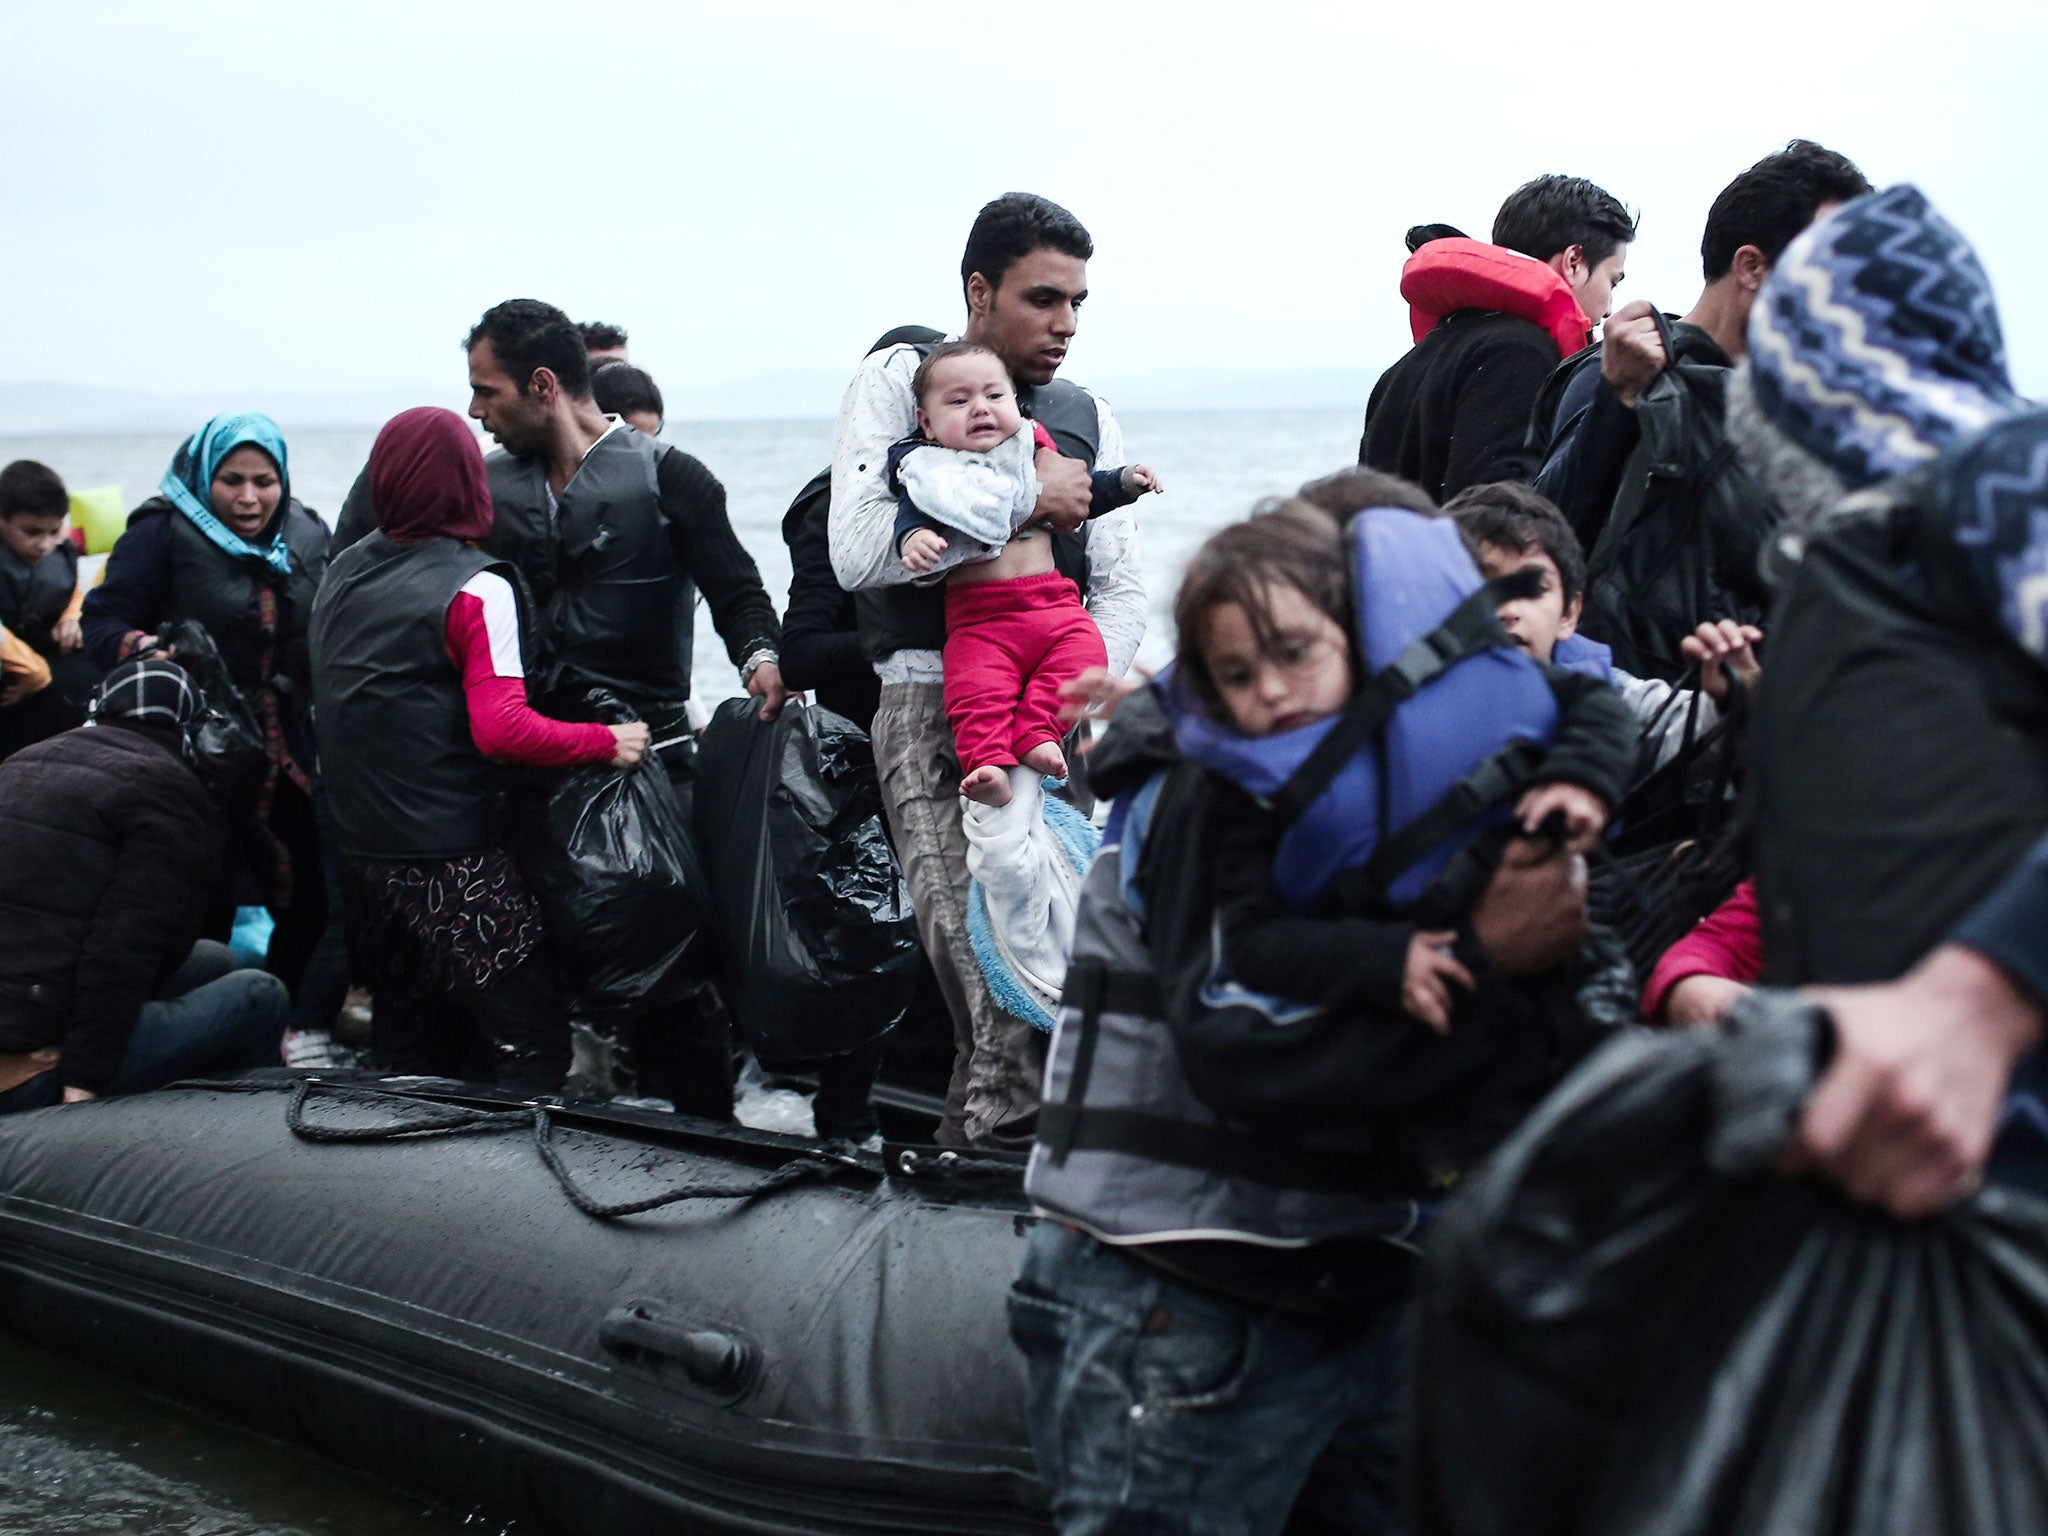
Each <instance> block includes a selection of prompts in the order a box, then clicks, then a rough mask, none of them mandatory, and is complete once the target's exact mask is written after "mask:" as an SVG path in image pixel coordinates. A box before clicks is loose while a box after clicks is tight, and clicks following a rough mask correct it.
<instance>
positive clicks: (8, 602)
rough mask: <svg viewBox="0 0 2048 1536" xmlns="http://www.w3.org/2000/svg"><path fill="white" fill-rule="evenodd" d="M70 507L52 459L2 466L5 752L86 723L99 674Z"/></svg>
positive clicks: (1, 746)
mask: <svg viewBox="0 0 2048 1536" xmlns="http://www.w3.org/2000/svg"><path fill="white" fill-rule="evenodd" d="M70 507H71V497H70V495H69V494H68V493H67V492H66V491H65V489H64V482H63V481H62V480H60V479H59V478H58V477H57V475H56V472H55V471H53V470H51V469H50V468H48V467H47V466H45V465H42V464H38V463H36V462H35V461H34V460H33V459H17V460H16V461H15V462H14V463H12V464H9V465H8V466H7V467H6V468H5V469H0V630H4V631H5V632H6V633H7V635H8V636H9V637H10V640H11V642H12V644H11V646H10V647H9V648H10V650H11V652H12V655H11V656H10V657H9V658H8V659H6V660H4V661H0V667H4V669H5V670H6V672H7V674H8V678H7V684H6V686H5V687H4V688H0V706H4V708H5V713H0V757H5V756H6V755H7V754H8V753H10V752H13V751H15V750H16V749H18V748H21V747H25V746H27V745H29V743H31V742H34V741H41V740H42V739H43V738H44V737H46V736H54V735H56V734H57V733H58V732H59V731H66V730H69V729H71V728H72V727H73V726H75V725H79V724H81V723H82V722H83V721H84V719H85V699H86V697H87V695H89V694H90V693H91V691H92V688H93V685H94V684H95V683H97V682H98V680H99V678H98V669H97V668H95V667H94V666H92V664H91V663H90V662H89V661H87V660H86V658H85V654H84V651H83V646H84V644H85V636H84V634H83V633H82V632H81V630H80V628H79V622H78V613H79V609H80V607H81V606H82V605H83V604H84V602H85V593H84V591H83V590H82V589H81V588H80V587H79V585H78V549H77V546H76V545H74V544H73V543H72V542H71V540H70V539H68V538H66V537H65V536H64V518H65V515H66V514H67V513H68V512H69V510H70ZM16 679H19V681H17V680H16Z"/></svg>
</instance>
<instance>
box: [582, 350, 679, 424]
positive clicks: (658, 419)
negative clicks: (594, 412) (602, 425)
mask: <svg viewBox="0 0 2048 1536" xmlns="http://www.w3.org/2000/svg"><path fill="white" fill-rule="evenodd" d="M590 396H591V398H592V399H593V400H595V401H596V402H597V408H598V409H599V410H600V411H602V412H604V414H605V415H607V416H616V417H618V418H619V419H620V420H621V421H623V422H625V424H626V425H627V426H629V427H631V428H632V429H633V430H634V431H635V432H639V433H641V434H643V435H645V436H647V437H659V436H661V428H662V423H663V420H664V418H665V417H666V415H667V411H666V409H665V407H664V406H663V405H662V400H661V386H660V385H658V384H656V383H655V382H654V377H653V375H651V374H649V373H648V372H647V370H646V369H644V368H635V367H634V366H633V365H632V364H631V363H600V364H598V365H597V367H596V371H594V372H593V373H592V374H591V375H590Z"/></svg>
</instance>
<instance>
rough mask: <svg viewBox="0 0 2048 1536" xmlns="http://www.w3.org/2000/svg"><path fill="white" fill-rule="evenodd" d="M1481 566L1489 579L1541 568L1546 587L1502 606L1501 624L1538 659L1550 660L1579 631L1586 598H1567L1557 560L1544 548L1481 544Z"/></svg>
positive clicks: (1513, 639)
mask: <svg viewBox="0 0 2048 1536" xmlns="http://www.w3.org/2000/svg"><path fill="white" fill-rule="evenodd" d="M1479 569H1480V570H1481V571H1482V572H1483V573H1484V574H1485V576H1486V579H1487V580H1488V581H1492V580H1493V579H1494V578H1495V577H1497V576H1505V575H1507V574H1508V573H1509V572H1511V571H1522V570H1531V571H1541V572H1542V573H1543V590H1542V591H1541V592H1539V593H1537V594H1536V595H1535V596H1534V597H1518V598H1516V599H1514V600H1513V601H1512V602H1506V603H1502V604H1501V605H1500V627H1501V628H1502V629H1504V630H1506V631H1507V632H1508V638H1509V639H1510V640H1512V641H1514V642H1515V644H1517V645H1519V646H1520V647H1521V648H1522V649H1523V650H1525V651H1527V652H1528V653H1529V654H1530V655H1531V656H1533V657H1535V658H1536V660H1538V661H1549V660H1550V657H1551V653H1552V652H1553V651H1555V650H1556V649H1557V642H1558V641H1560V640H1563V639H1565V638H1566V637H1567V636H1570V635H1575V634H1577V633H1578V632H1579V609H1580V607H1581V606H1582V605H1583V603H1584V601H1585V599H1584V597H1583V595H1581V596H1579V597H1574V598H1573V599H1572V600H1571V602H1570V603H1569V604H1567V603H1566V602H1565V600H1564V583H1563V582H1562V581H1560V580H1559V579H1558V574H1557V562H1556V561H1555V560H1553V559H1551V558H1550V556H1548V555H1546V554H1545V553H1544V552H1543V551H1542V550H1540V549H1534V550H1528V551H1523V550H1518V549H1503V548H1501V546H1500V545H1498V544H1482V545H1480V546H1479Z"/></svg>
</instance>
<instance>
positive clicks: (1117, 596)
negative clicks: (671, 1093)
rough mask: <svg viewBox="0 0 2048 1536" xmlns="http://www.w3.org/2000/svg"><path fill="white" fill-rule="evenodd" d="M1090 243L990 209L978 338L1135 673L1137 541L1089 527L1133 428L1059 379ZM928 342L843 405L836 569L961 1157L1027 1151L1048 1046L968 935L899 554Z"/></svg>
mask: <svg viewBox="0 0 2048 1536" xmlns="http://www.w3.org/2000/svg"><path fill="white" fill-rule="evenodd" d="M1094 251H1095V247H1094V244H1093V242H1092V241H1090V239H1089V237H1088V231H1087V230H1086V229H1084V228H1082V226H1081V223H1080V221H1079V220H1077V219H1076V218H1075V217H1074V216H1073V215H1072V214H1071V213H1069V212H1067V210H1066V209H1064V208H1062V207H1060V206H1059V205H1058V204H1056V203H1051V202H1048V201H1046V199H1044V198H1042V197H1034V196H1031V195H1030V194H1028V193H1023V192H1011V193H1007V194H1005V195H1004V196H1002V197H999V198H997V199H996V200H995V201H993V202H991V203H989V204H988V205H987V206H986V207H984V208H983V209H982V210H981V212H980V214H979V215H978V216H977V217H976V218H975V221H974V227H973V229H972V230H970V231H969V233H968V237H967V246H966V250H965V252H964V254H963V255H962V258H961V263H960V280H961V287H962V290H963V292H964V294H965V297H966V300H967V325H966V328H965V330H964V331H963V332H962V336H963V338H964V339H965V340H968V341H973V342H978V343H980V344H981V345H983V346H986V347H988V348H989V349H990V350H991V351H993V352H994V353H995V354H996V355H997V356H998V357H999V358H1001V359H1002V361H1003V363H1004V365H1005V366H1006V367H1007V368H1008V369H1009V372H1010V376H1011V378H1012V380H1013V381H1014V382H1015V384H1016V386H1017V399H1018V404H1019V406H1020V408H1021V409H1022V410H1023V412H1024V413H1025V414H1026V415H1029V416H1031V417H1033V418H1035V419H1036V420H1037V421H1038V422H1039V424H1040V425H1041V426H1043V427H1044V428H1045V429H1046V430H1047V431H1048V432H1049V433H1050V434H1051V436H1052V438H1053V441H1054V442H1055V443H1057V444H1058V445H1059V451H1058V452H1057V453H1054V452H1051V451H1047V450H1040V451H1039V452H1038V454H1037V456H1036V462H1035V466H1034V467H1035V470H1036V473H1037V476H1038V481H1039V496H1038V503H1037V510H1038V513H1039V514H1040V515H1041V516H1042V517H1044V518H1045V519H1046V520H1047V521H1049V522H1050V523H1051V524H1052V526H1053V527H1054V529H1055V530H1056V532H1055V534H1054V537H1053V559H1054V563H1055V565H1056V567H1057V569H1058V570H1059V571H1060V572H1061V573H1062V574H1064V575H1065V576H1067V577H1068V578H1069V579H1071V580H1072V581H1073V582H1074V583H1075V585H1076V586H1078V587H1079V588H1080V589H1081V592H1082V595H1083V597H1084V599H1085V600H1086V602H1087V605H1088V610H1089V613H1090V614H1091V615H1092V616H1093V618H1094V620H1095V623H1096V625H1097V627H1098V628H1099V629H1100V630H1101V631H1102V638H1103V643H1104V646H1105V648H1106V649H1107V651H1108V654H1109V668H1110V671H1111V672H1113V673H1121V672H1122V671H1123V670H1124V669H1125V668H1126V667H1128V666H1129V665H1130V662H1131V658H1132V657H1133V656H1135V655H1136V654H1137V649H1138V642H1139V640H1140V639H1142V638H1143V636H1144V630H1145V594H1144V587H1143V583H1142V580H1141V578H1140V575H1139V570H1138V558H1137V530H1136V524H1135V522H1134V520H1133V518H1132V515H1131V512H1130V509H1129V508H1128V507H1122V508H1118V509H1116V510H1114V511H1109V512H1106V513H1105V514H1104V515H1103V516H1101V517H1099V518H1095V519H1093V520H1092V521H1091V520H1090V519H1089V489H1090V487H1089V471H1090V470H1091V469H1095V470H1106V469H1121V468H1122V467H1123V466H1124V463H1125V459H1124V446H1123V433H1122V431H1121V430H1120V429H1119V428H1118V426H1117V423H1116V418H1115V417H1114V416H1113V415H1111V414H1110V410H1109V407H1108V405H1107V404H1105V403H1104V402H1103V401H1101V400H1099V399H1097V398H1096V397H1095V396H1093V395H1091V394H1089V393H1088V392H1087V391H1086V390H1084V389H1080V388H1078V387H1077V386H1075V385H1072V384H1068V383H1066V382H1064V381H1061V380H1057V379H1055V377H1054V375H1055V374H1057V373H1058V371H1059V368H1060V365H1061V363H1062V362H1064V361H1065V360H1066V354H1067V347H1068V344H1069V343H1070V342H1071V341H1072V340H1073V336H1074V331H1075V327H1076V326H1077V324H1078V323H1079V312H1080V307H1081V303H1082V301H1083V300H1084V299H1086V298H1087V296H1088V270H1087V262H1088V258H1089V257H1090V256H1092V255H1093V254H1094ZM927 350H929V348H928V347H920V346H918V345H916V344H905V345H898V346H891V347H886V348H882V349H880V350H877V351H876V352H874V353H873V354H871V355H870V356H869V357H868V359H867V360H866V361H865V362H864V363H862V364H861V367H860V371H859V372H858V373H856V374H855V375H854V377H853V382H852V383H851V384H849V385H848V386H847V390H846V395H845V398H844V399H843V400H842V401H841V403H840V407H839V424H838V428H837V432H836V435H835V437H834V440H833V449H832V493H831V494H832V499H831V512H830V515H829V523H828V531H829V544H830V549H831V557H832V568H833V570H834V572H835V573H836V574H837V575H838V577H839V581H840V584H841V585H842V586H844V587H845V588H846V589H847V590H848V591H851V592H853V593H855V594H856V607H857V612H858V616H859V622H860V633H861V642H862V646H863V648H864V649H865V650H866V652H867V654H868V656H869V658H870V659H871V660H872V661H873V663H874V666H875V672H876V675H877V676H878V677H879V678H880V679H881V682H882V689H881V699H880V704H879V706H878V708H877V710H876V713H875V723H874V733H873V734H874V742H875V762H876V764H877V766H878V767H879V768H880V770H881V777H882V793H883V797H884V800H885V803H886V805H887V808H888V813H889V822H890V826H891V828H892V829H893V831H894V832H895V835H896V848H897V853H898V855H899V856H900V857H901V859H902V862H903V869H904V875H905V877H906V878H907V879H908V881H909V883H910V892H911V900H912V903H913V905H914V906H915V907H916V909H917V921H918V930H919V932H920V934H921V935H922V936H923V939H924V945H925V951H926V953H927V954H928V955H929V956H930V958H931V962H932V966H933V969H934V971H935V972H936V973H937V975H938V978H939V984H940V989H941V991H942V992H943V993H944V995H945V998H946V1004H947V1008H948V1010H949V1011H950V1012H951V1013H952V1015H953V1024H954V1032H955V1039H956V1053H955V1062H954V1071H953V1080H952V1084H951V1087H950V1089H949V1090H948V1093H947V1096H946V1115H945V1120H944V1122H943V1124H942V1125H941V1127H940V1130H939V1139H940V1140H941V1141H944V1142H947V1143H949V1144H953V1145H959V1144H962V1143H969V1142H972V1143H983V1142H994V1143H998V1144H1004V1145H1013V1146H1022V1145H1025V1144H1027V1143H1028V1142H1029V1140H1030V1138H1031V1135H1032V1130H1033V1126H1034V1123H1035V1120H1036V1115H1037V1109H1038V1086H1039V1076H1040V1073H1041V1070H1042V1065H1043V1060H1044V1054H1045V1036H1044V1035H1042V1034H1041V1033H1040V1032H1039V1031H1038V1030H1037V1029H1035V1028H1033V1027H1032V1026H1031V1025H1030V1024H1029V1023H1027V1022H1026V1021H1024V1020H1022V1019H1019V1018H1016V1017H1014V1016H1013V1015H1011V1014H1009V1013H1007V1012H1005V1011H1004V1010H1003V1009H1001V1008H1000V1007H999V1006H998V1005H997V1004H996V1002H995V1000H994V998H993V997H992V996H991V994H990V991H989V987H988V983H987V981H986V979H985V978H984V976H983V975H982V972H981V969H980V967H979V966H978V965H977V964H976V963H975V959H974V952H973V948H972V945H971V943H970V942H969V939H968V936H967V841H966V834H965V832H964V830H963V826H962V821H961V810H960V795H959V784H960V777H961V771H960V763H959V760H958V757H957V756H956V754H955V751H954V746H953V733H952V729H951V727H950V726H949V725H948V724H947V721H946V709H945V691H944V672H943V666H942V660H941V656H940V651H941V648H942V647H943V646H944V645H945V643H946V613H945V593H944V589H943V588H942V587H932V586H925V587H919V586H912V585H909V583H910V581H911V575H912V573H911V572H910V571H909V570H908V569H907V568H905V566H904V565H903V562H902V561H901V560H900V559H899V558H898V557H897V554H896V541H895V525H896V497H895V495H894V494H893V493H892V492H891V491H890V489H889V482H888V456H889V448H890V445H891V444H893V443H896V442H898V441H900V440H901V439H903V438H905V437H908V436H910V435H911V434H912V433H914V432H915V431H916V430H917V402H916V399H915V396H914V394H913V392H912V389H911V379H912V377H913V376H914V375H915V374H916V372H917V367H918V363H919V361H920V360H921V359H922V357H923V355H924V352H925V351H927Z"/></svg>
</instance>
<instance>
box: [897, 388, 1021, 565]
mask: <svg viewBox="0 0 2048 1536" xmlns="http://www.w3.org/2000/svg"><path fill="white" fill-rule="evenodd" d="M1033 442H1034V439H1033V437H1032V432H1031V423H1030V422H1028V421H1027V422H1024V423H1022V424H1021V425H1020V426H1019V427H1018V428H1017V430H1016V431H1015V432H1014V433H1012V434H1011V435H1010V436H1009V437H1007V438H1005V439H1004V440H1003V441H1002V442H1001V443H999V444H997V445H996V446H995V447H994V448H992V449H990V450H989V451H988V452H987V453H969V452H968V451H967V450H965V449H964V448H941V447H939V446H938V445H937V444H935V443H927V444H926V445H924V446H923V447H920V448H913V449H911V450H910V451H909V452H908V453H906V454H904V455H903V458H902V459H901V461H900V462H899V463H898V464H897V466H896V474H897V478H898V479H900V480H901V481H902V483H903V489H904V490H905V491H906V492H907V493H908V494H909V496H910V499H911V501H912V503H913V504H915V506H916V507H917V510H918V511H920V512H922V513H923V514H924V515H925V516H926V517H929V518H931V519H932V520H933V521H934V522H939V523H944V524H945V525H946V528H947V531H948V532H949V533H960V534H965V535H966V536H967V537H968V538H969V539H972V540H973V541H974V542H975V543H976V544H979V545H981V546H982V551H980V553H992V552H994V551H995V550H999V549H1001V548H1002V547H1003V545H1005V544H1007V543H1008V542H1009V540H1010V535H1011V534H1013V533H1015V532H1016V531H1017V530H1018V529H1019V528H1021V527H1023V526H1024V524H1025V523H1027V522H1029V521H1030V520H1031V514H1032V513H1033V512H1034V511H1036V510H1037V507H1038V473H1037V471H1036V470H1035V469H1033V468H1032V460H1033V458H1034V457H1035V456H1036V452H1037V450H1036V449H1035V448H1034V446H1033ZM947 552H948V553H949V554H951V553H952V552H953V551H951V550H948V551H947ZM970 558H971V557H970ZM956 563H957V560H956V561H948V562H947V564H949V565H950V564H956Z"/></svg>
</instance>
